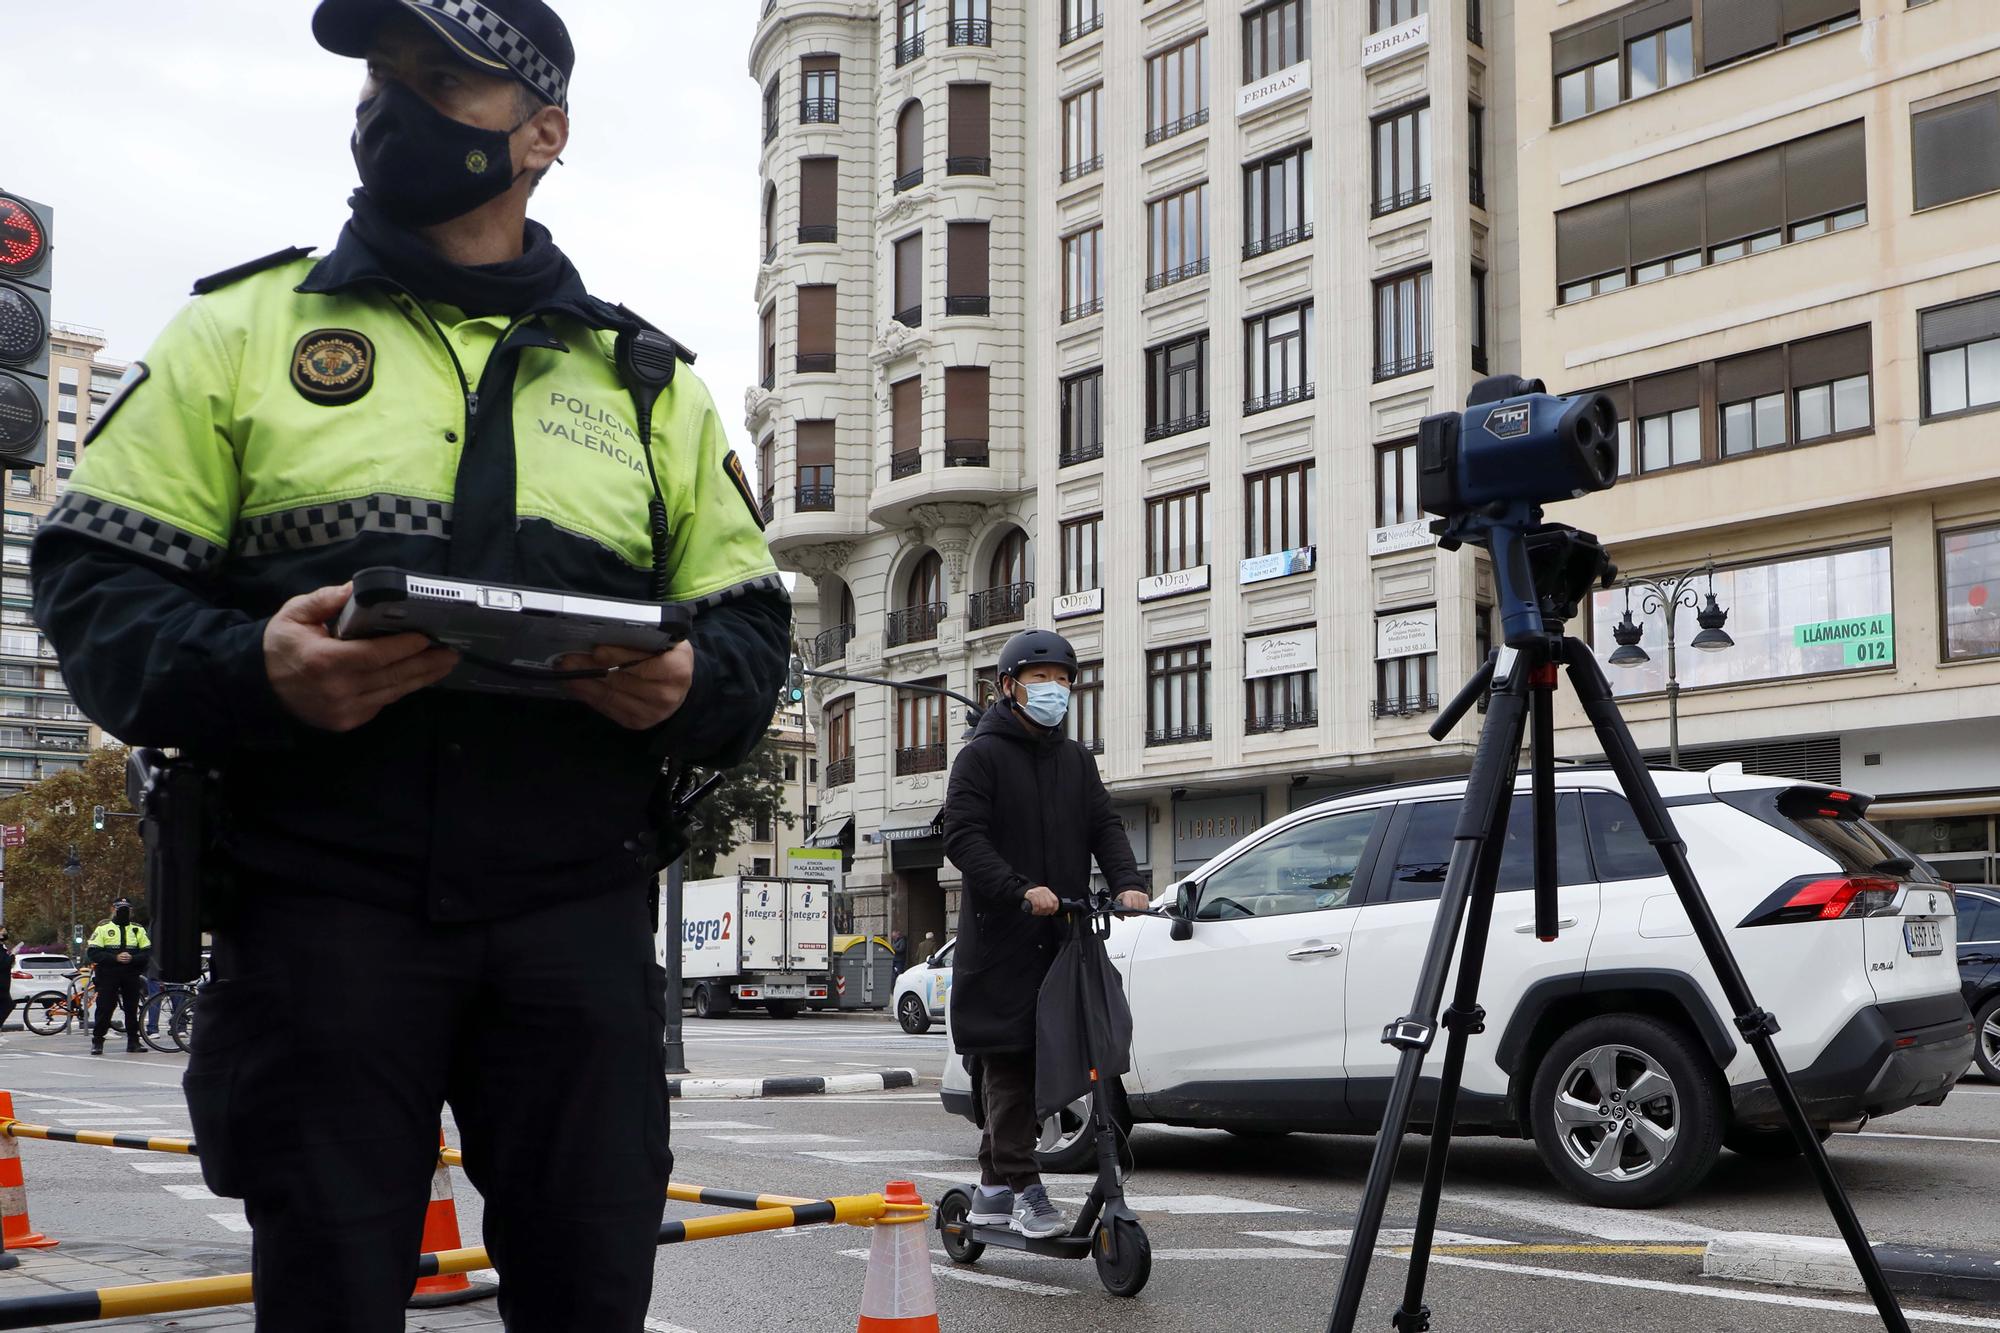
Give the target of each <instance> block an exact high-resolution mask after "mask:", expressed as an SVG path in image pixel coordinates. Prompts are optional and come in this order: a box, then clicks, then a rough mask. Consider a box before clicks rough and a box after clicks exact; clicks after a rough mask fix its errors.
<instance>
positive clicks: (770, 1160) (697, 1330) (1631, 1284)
mask: <svg viewBox="0 0 2000 1333" xmlns="http://www.w3.org/2000/svg"><path fill="white" fill-rule="evenodd" d="M687 1040H688V1055H689V1063H690V1065H692V1066H693V1072H694V1073H695V1074H697V1075H714V1076H722V1075H730V1074H743V1073H767V1074H769V1073H839V1072H856V1071H858V1070H860V1069H870V1068H884V1067H896V1066H907V1067H914V1068H916V1069H918V1070H919V1071H920V1073H922V1074H923V1075H925V1076H926V1078H927V1080H928V1081H927V1084H926V1086H923V1087H920V1088H919V1089H917V1090H914V1091H905V1092H891V1093H882V1094H863V1095H852V1096H835V1097H805V1098H796V1099H775V1100H765V1101H685V1102H677V1103H676V1104H675V1107H674V1142H675V1150H676V1154H677V1157H678V1166H677V1168H676V1171H675V1176H676V1178H677V1179H680V1180H683V1181H689V1182H693V1183H697V1184H707V1185H721V1186H728V1187H733V1188H748V1189H759V1190H764V1191H768V1192H775V1193H785V1194H802V1195H813V1196H816V1197H823V1196H826V1195H829V1194H843V1193H863V1192H867V1191H871V1190H875V1189H879V1188H880V1187H881V1186H882V1184H883V1182H885V1181H887V1180H890V1179H902V1178H906V1179H913V1180H915V1181H916V1182H917V1183H918V1184H919V1186H920V1187H921V1188H922V1189H923V1190H924V1192H925V1194H926V1196H927V1197H930V1198H935V1197H936V1196H937V1194H938V1193H939V1192H941V1191H942V1190H943V1189H944V1188H945V1187H946V1186H947V1185H948V1184H949V1183H951V1182H952V1181H955V1180H969V1179H971V1178H972V1172H973V1170H975V1169H976V1168H974V1167H973V1165H972V1162H971V1158H972V1154H973V1150H974V1148H975V1146H976V1140H975V1137H974V1133H973V1131H972V1129H971V1127H970V1126H968V1125H966V1124H965V1123H964V1122H962V1121H959V1120H957V1119H955V1118H953V1117H951V1116H949V1115H947V1114H946V1113H945V1112H943V1111H942V1110H941V1109H940V1107H939V1106H938V1104H937V1100H936V1091H935V1081H934V1080H935V1075H936V1072H937V1070H938V1068H939V1066H940V1064H941V1062H942V1059H943V1055H944V1049H943V1042H942V1037H941V1035H937V1034H933V1035H930V1036H925V1037H910V1036H906V1035H904V1034H902V1033H901V1032H899V1031H897V1030H895V1028H894V1027H893V1026H892V1025H890V1024H888V1023H886V1022H884V1021H878V1020H874V1019H857V1018H855V1017H852V1016H841V1017H833V1016H806V1017H802V1018H800V1019H797V1020H794V1021H791V1022H778V1021H775V1020H769V1019H765V1018H763V1017H761V1016H754V1015H744V1016H737V1017H732V1018H729V1019H725V1020H719V1021H713V1022H707V1023H701V1022H695V1021H693V1020H690V1021H689V1023H688V1028H687ZM86 1050H87V1047H86V1045H85V1043H84V1042H83V1041H82V1040H81V1039H80V1038H77V1037H76V1036H74V1034H72V1035H71V1036H69V1037H65V1038H36V1037H31V1036H25V1035H21V1034H9V1035H8V1036H7V1037H6V1038H5V1040H4V1043H0V1087H7V1088H10V1089H12V1090H13V1091H14V1093H15V1096H16V1104H17V1114H18V1115H20V1116H21V1117H22V1118H23V1119H30V1120H34V1119H47V1120H53V1121H56V1122H58V1123H61V1124H64V1125H67V1126H69V1127H72V1128H115V1129H124V1130H130V1131H134V1132H144V1133H153V1134H177V1133H184V1132H186V1130H187V1119H186V1111H185V1108H184V1107H183V1106H182V1104H181V1102H180V1098H179V1092H178V1081H177V1080H178V1077H179V1073H180V1070H181V1068H182V1067H183V1066H184V1064H185V1061H184V1059H182V1058H180V1057H169V1056H161V1055H155V1054H147V1055H144V1056H131V1057H128V1056H124V1055H111V1056H106V1057H104V1058H102V1059H92V1058H91V1057H90V1056H89V1055H88V1054H86ZM1831 1147H1832V1153H1833V1157H1834V1161H1835V1164H1836V1166H1837V1168H1838V1169H1839V1170H1840V1172H1841V1174H1842V1176H1843V1178H1844V1179H1845V1180H1846V1181H1847V1182H1848V1185H1849V1187H1850V1189H1851V1190H1852V1192H1853V1194H1854V1197H1855V1199H1856V1202H1857V1204H1858V1206H1859V1207H1860V1209H1861V1213H1862V1216H1863V1219H1864V1221H1865V1222H1866V1224H1867V1225H1868V1227H1869V1229H1870V1231H1871V1234H1872V1235H1873V1237H1874V1238H1875V1239H1877V1240H1879V1241H1894V1242H1903V1243H1927V1242H1928V1243H1941V1244H1950V1245H1956V1246H1960V1247H1967V1246H1971V1247H1983V1248H1988V1249H1994V1250H2000V1212H1997V1211H1996V1209H1995V1207H1994V1200H1996V1199H2000V1087H1992V1086H1988V1085H1985V1084H1982V1083H1980V1082H1978V1081H1976V1080H1974V1081H1970V1082H1967V1083H1966V1084H1963V1085H1961V1087H1960V1089H1959V1090H1958V1091H1957V1092H1956V1093H1954V1095H1953V1097H1952V1098H1951V1100H1950V1101H1949V1102H1948V1103H1947V1104H1946V1105H1945V1106H1943V1107H1939V1108H1936V1109H1930V1110H1917V1111H1909V1112H1904V1113H1902V1114H1900V1115H1897V1116H1893V1117H1890V1118H1888V1119H1886V1120H1883V1121H1879V1122H1877V1123H1876V1124H1875V1125H1873V1126H1871V1127H1870V1129H1869V1131H1868V1133H1867V1134H1865V1135H1860V1136H1851V1135H1843V1136H1840V1137H1838V1138H1836V1139H1835V1140H1833V1143H1832V1145H1831ZM1134 1148H1135V1151H1136V1153H1137V1157H1138V1170H1137V1172H1136V1173H1135V1175H1134V1177H1133V1178H1132V1180H1131V1181H1130V1182H1129V1185H1128V1189H1129V1191H1130V1193H1131V1194H1132V1196H1133V1197H1134V1201H1135V1204H1136V1206H1137V1207H1138V1208H1139V1209H1140V1211H1141V1212H1142V1214H1144V1216H1145V1218H1146V1225H1147V1230H1148V1233H1149V1236H1150V1238H1151V1241H1152V1245H1153V1249H1154V1270H1153V1278H1152V1282H1151V1284H1150V1285H1149V1286H1148V1287H1147V1288H1146V1290H1145V1291H1144V1293H1142V1294H1141V1295H1140V1296H1139V1297H1138V1298H1137V1299H1136V1300H1131V1301H1121V1300H1117V1299H1115V1298H1113V1297H1110V1296H1108V1295H1106V1294H1105V1293H1104V1292H1103V1290H1102V1289H1101V1288H1100V1286H1099V1285H1098V1282H1097V1279H1096V1274H1095V1272H1094V1270H1093V1268H1092V1267H1091V1265H1090V1264H1088V1263H1087V1262H1062V1261H1055V1260H1045V1259H1035V1258H1030V1257H1026V1256H1021V1255H1015V1254H1008V1253H1002V1252H998V1251H988V1252H987V1255H986V1257H985V1258H984V1259H983V1260H982V1261H981V1262H980V1263H979V1264H978V1265H977V1266H976V1267H974V1268H969V1269H960V1268H955V1267H953V1266H951V1265H949V1264H948V1263H946V1262H945V1261H944V1260H943V1257H942V1255H941V1253H940V1255H939V1256H938V1262H939V1269H938V1272H939V1278H938V1281H937V1283H936V1285H937V1294H938V1300H939V1306H940V1310H941V1313H942V1315H943V1326H944V1327H945V1328H946V1329H947V1330H971V1329H979V1330H982V1333H1014V1331H1015V1330H1019V1331H1020V1333H1028V1331H1029V1330H1037V1331H1039V1330H1042V1329H1045V1328H1047V1327H1049V1326H1050V1325H1051V1324H1055V1325H1058V1326H1060V1327H1062V1328H1063V1329H1065V1330H1077V1331H1081V1330H1107V1331H1109V1330H1117V1331H1118V1333H1125V1331H1127V1330H1130V1331H1131V1333H1140V1331H1141V1330H1143V1331H1144V1333H1195V1331H1196V1330H1200V1331H1201V1333H1209V1331H1210V1330H1216V1329H1232V1330H1233V1329H1256V1330H1269V1331H1271V1333H1279V1331H1281V1330H1300V1331H1301V1333H1303V1331H1305V1330H1318V1329H1321V1328H1324V1326H1325V1324H1326V1319H1327V1311H1328V1309H1329V1307H1330V1305H1331V1301H1332V1294H1333V1289H1334V1284H1335V1282H1336V1280H1337V1277H1338V1273H1339V1264H1340V1257H1339V1256H1340V1254H1341V1249H1340V1248H1339V1247H1340V1245H1341V1243H1342V1241H1343V1240H1344V1237H1342V1236H1341V1235H1340V1231H1341V1229H1342V1228H1344V1227H1346V1226H1348V1225H1349V1224H1350V1223H1351V1220H1352V1216H1353V1210H1354V1208H1355V1206H1356V1204H1357V1202H1358V1198H1359V1182H1360V1180H1361V1177H1362V1174H1363V1172H1364V1170H1365V1168H1366V1164H1367V1160H1368V1154H1369V1151H1370V1143H1369V1141H1368V1140H1365V1139H1360V1138H1335V1137H1323V1136H1293V1137H1290V1138H1286V1139H1280V1140H1264V1141H1247V1140H1239V1139H1236V1138H1233V1137H1231V1136H1230V1135H1227V1134H1222V1133H1211V1132H1200V1131H1179V1130H1164V1129H1158V1128H1141V1129H1140V1130H1138V1131H1137V1132H1136V1133H1135V1135H1134ZM22 1154H23V1158H24V1162H25V1166H26V1171H27V1178H28V1195H29V1202H30V1209H31V1213H32V1216H33V1219H34V1223H35V1225H36V1226H37V1227H38V1228H39V1229H41V1230H43V1231H46V1232H48V1233H49V1234H51V1235H53V1236H56V1237H58V1238H62V1239H77V1240H116V1241H123V1242H137V1243H145V1242H146V1241H148V1240H156V1241H164V1242H172V1243H174V1244H177V1245H179V1246H181V1247H183V1248H184V1247H186V1246H187V1245H188V1244H189V1243H190V1242H192V1243H197V1244H200V1245H202V1246H204V1247H212V1248H213V1249H214V1250H216V1251H221V1252H227V1251H231V1250H234V1249H240V1250H242V1252H243V1258H244V1259H245V1260H246V1261H247V1257H248V1255H247V1242H248V1239H249V1238H248V1236H247V1234H245V1233H244V1231H243V1222H242V1218H241V1209H240V1206H239V1205H237V1204H236V1203H234V1202H233V1201H231V1200H226V1199H216V1198H212V1197H209V1196H208V1195H207V1193H206V1191H205V1190H203V1189H202V1188H201V1183H200V1177H199V1175H198V1174H195V1173H193V1172H191V1171H188V1170H187V1169H186V1168H188V1167H190V1166H192V1165H193V1163H191V1162H189V1161H187V1160H186V1159H180V1158H173V1157H166V1156H154V1155H148V1154H137V1153H125V1152H117V1151H113V1150H107V1149H94V1148H83V1147H75V1146H70V1145H57V1144H42V1143H35V1142H27V1143H24V1144H23V1145H22ZM1452 1161H1453V1182H1452V1187H1451V1189H1450V1191H1449V1193H1448V1199H1447V1206H1446V1210H1445V1214H1444V1220H1443V1225H1444V1226H1445V1227H1446V1228H1448V1229H1449V1230H1450V1231H1452V1232H1454V1233H1458V1235H1457V1237H1456V1241H1457V1246H1458V1248H1455V1249H1452V1250H1450V1251H1448V1252H1446V1253H1443V1254H1441V1255H1440V1256H1439V1258H1438V1260H1437V1264H1438V1266H1437V1267H1436V1268H1435V1269H1434V1270H1433V1275H1432V1282H1431V1289H1430V1303H1431V1305H1432V1306H1433V1308H1434V1309H1435V1310H1436V1312H1437V1321H1436V1324H1435V1327H1437V1328H1438V1329H1440V1330H1444V1329H1462V1330H1480V1331H1481V1333H1487V1331H1490V1333H1553V1331H1555V1330H1577V1329H1593V1330H1594V1329H1599V1328H1606V1327H1610V1328H1618V1329H1623V1330H1631V1331H1633V1333H1651V1331H1653V1330H1683V1329H1702V1330H1744V1331H1745V1333H1748V1331H1749V1330H1757V1331H1758V1333H1792V1331H1794V1330H1795V1331H1796V1333H1838V1330H1841V1329H1847V1328H1852V1329H1855V1330H1866V1329H1868V1328H1869V1327H1871V1326H1875V1325H1874V1322H1873V1314H1872V1311H1871V1310H1870V1309H1869V1308H1868V1307H1867V1306H1866V1304H1865V1303H1864V1302H1863V1301H1862V1300H1860V1299H1859V1298H1855V1297H1845V1296H1840V1295H1834V1294H1828V1293H1821V1292H1804V1291H1796V1290H1784V1289H1773V1288H1763V1287H1756V1286H1749V1285H1744V1284H1740V1283H1725V1282H1718V1281H1711V1280H1707V1279H1704V1278H1702V1277H1701V1276H1700V1266H1701V1260H1700V1255H1699V1252H1698V1251H1699V1247H1700V1244H1701V1242H1702V1241H1703V1240H1704V1239H1705V1238H1706V1237H1707V1236H1708V1235H1710V1234H1712V1233H1714V1232H1720V1231H1762V1232H1779V1233H1790V1234H1798V1235H1813V1236H1831V1235H1833V1234H1834V1228H1833V1226H1832V1224H1831V1222H1830V1220H1829V1219H1828V1218H1827V1216H1826V1213H1825V1211H1824V1208H1823V1207H1822V1206H1821V1203H1820V1201H1819V1197H1818V1195H1817V1193H1816V1192H1815V1191H1814V1190H1813V1189H1812V1187H1811V1185H1810V1184H1809V1182H1807V1181H1806V1180H1805V1179H1804V1177H1803V1174H1802V1172H1801V1171H1800V1170H1799V1169H1798V1168H1797V1167H1796V1165H1793V1166H1787V1165H1785V1164H1770V1163H1760V1162H1752V1161H1748V1160H1746V1159H1742V1158H1737V1157H1734V1156H1733V1155H1729V1154H1725V1155H1724V1157H1723V1159H1722V1163H1721V1166H1720V1168H1719V1169H1718V1170H1717V1171H1716V1172H1715V1173H1714V1174H1713V1175H1712V1176H1711V1178H1710V1180H1709V1181H1708V1183H1707V1184H1706V1185H1705V1186H1703V1187H1702V1188H1701V1189H1700V1190H1698V1191H1697V1192H1696V1193H1694V1194H1693V1195H1691V1196H1690V1197H1688V1198H1687V1199H1684V1200H1683V1201H1681V1202H1680V1203H1678V1204H1676V1205H1674V1206H1672V1207H1670V1208H1666V1209H1660V1210H1657V1211H1652V1212H1646V1213H1631V1212H1606V1211H1601V1210H1594V1209H1589V1208H1585V1207H1582V1206H1580V1205H1578V1204H1575V1203H1574V1202H1573V1201H1571V1200H1570V1199H1569V1198H1568V1196H1566V1195H1563V1194H1561V1193H1560V1192H1558V1191H1556V1190H1555V1189H1554V1188H1553V1187H1552V1186H1551V1185H1550V1184H1549V1182H1548V1180H1547V1178H1546V1177H1545V1176H1544V1175H1543V1173H1542V1170H1541V1167H1540V1164H1539V1161H1538V1159H1537V1158H1536V1156H1535V1153H1534V1149H1533V1148H1532V1147H1531V1146H1530V1145H1527V1144H1524V1143H1515V1142H1503V1141H1493V1140H1487V1141H1480V1140H1471V1141H1466V1142H1464V1143H1462V1144H1460V1145H1458V1146H1457V1147H1456V1148H1455V1149H1454V1153H1453V1159H1452ZM1420 1166H1421V1144H1420V1143H1419V1142H1413V1143H1412V1146H1411V1148H1410V1150H1409V1151H1408V1152H1407V1153H1406V1155H1405V1161H1404V1167H1405V1170H1404V1178H1403V1180H1402V1182H1401V1184H1400V1186H1399V1189H1398V1191H1397V1194H1396V1196H1395V1198H1394V1200H1393V1201H1392V1203H1391V1205H1390V1217H1389V1223H1390V1225H1392V1226H1393V1225H1396V1224H1398V1223H1401V1224H1403V1225H1408V1223H1409V1221H1410V1214H1411V1212H1412V1211H1413V1210H1414V1207H1415V1197H1416V1191H1415V1181H1416V1176H1417V1172H1418V1171H1419V1169H1420ZM1087 1187H1088V1186H1087V1182H1085V1181H1082V1180H1079V1179H1074V1178H1062V1179H1058V1180H1056V1181H1054V1182H1052V1193H1054V1194H1055V1195H1056V1196H1057V1197H1058V1198H1059V1199H1078V1198H1081V1196H1082V1195H1083V1193H1084V1191H1085V1189H1087ZM457 1192H458V1204H459V1211H460V1220H461V1225H462V1227H463V1229H464V1231H465V1234H466V1238H467V1242H468V1243H472V1242H474V1241H475V1240H476V1238H477V1236H478V1218H479V1211H480V1210H479V1201H478V1198H477V1196H476V1195H474V1194H473V1193H472V1191H471V1189H470V1187H469V1185H467V1184H466V1182H465V1180H464V1178H463V1176H459V1177H458V1179H457ZM704 1211H706V1210H702V1209H696V1208H682V1207H680V1206H678V1205H669V1206H668V1215H670V1216H692V1215H699V1214H700V1213H702V1212H704ZM1394 1239H1395V1237H1393V1236H1391V1237H1390V1240H1391V1241H1393V1240H1394ZM868 1241H869V1236H868V1233H866V1232H863V1231H856V1230H848V1229H829V1228H813V1229H804V1230H800V1231H797V1232H793V1233H782V1234H774V1235H765V1236H754V1237H744V1238H738V1239H732V1240H722V1241H712V1242H704V1243H701V1244H699V1245H696V1246H693V1247H674V1248H669V1249H665V1250H662V1251H661V1253H660V1260H659V1265H658V1269H657V1279H656V1297H655V1302H654V1307H653V1314H654V1318H653V1320H652V1321H651V1324H650V1327H651V1328H653V1329H654V1330H655V1333H676V1331H677V1330H678V1331H681V1333H770V1331H772V1330H844V1329H848V1328H852V1327H853V1325H854V1320H855V1312H856V1310H857V1309H858V1302H859V1295H860V1289H861V1280H862V1275H863V1272H864V1268H865V1261H864V1257H863V1256H864V1255H865V1252H866V1249H867V1246H868ZM1607 1248H1613V1249H1618V1250H1632V1251H1636V1252H1631V1253H1623V1252H1621V1253H1607V1252H1605V1251H1606V1250H1607ZM552 1261H554V1262H560V1256H552ZM1407 1271H1408V1270H1407V1264H1406V1263H1405V1262H1404V1261H1403V1260H1402V1259H1401V1258H1399V1257H1396V1256H1394V1255H1393V1254H1385V1255H1384V1256H1383V1257H1381V1258H1378V1259H1377V1260H1376V1262H1375V1265H1374V1268H1373V1276H1372V1279H1371V1284H1370V1293H1369V1302H1368V1305H1367V1306H1366V1308H1365V1310H1364V1313H1363V1316H1362V1319H1361V1321H1360V1324H1359V1327H1361V1328H1364V1329H1386V1328H1387V1327H1388V1316H1389V1314H1390V1312H1391V1311H1392V1310H1393V1309H1394V1307H1395V1305H1396V1303H1397V1300H1398V1298H1399V1297H1400V1294H1401V1287H1402V1282H1403V1278H1404V1275H1405V1274H1406V1272H1407ZM4 1294H5V1276H4V1275H0V1295H4ZM1909 1308H1910V1310H1911V1313H1912V1315H1913V1318H1914V1322H1915V1326H1916V1327H1918V1328H1920V1329H1923V1328H1954V1327H1955V1328H1988V1329H2000V1308H1995V1307H1978V1308H1975V1307H1971V1306H1963V1305H1961V1306H1948V1305H1939V1304H1926V1303H1918V1302H1912V1303H1910V1306H1909Z"/></svg>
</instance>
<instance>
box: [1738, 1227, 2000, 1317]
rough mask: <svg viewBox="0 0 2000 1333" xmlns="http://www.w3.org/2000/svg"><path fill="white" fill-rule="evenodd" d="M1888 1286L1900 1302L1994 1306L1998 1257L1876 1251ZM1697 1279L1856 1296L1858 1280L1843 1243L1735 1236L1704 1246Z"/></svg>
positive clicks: (1906, 1248)
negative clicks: (1906, 1298)
mask: <svg viewBox="0 0 2000 1333" xmlns="http://www.w3.org/2000/svg"><path fill="white" fill-rule="evenodd" d="M1874 1250H1875V1256H1876V1258H1878V1259H1880V1260H1881V1261H1882V1270H1883V1272H1884V1273H1885V1274H1886V1275H1887V1276H1888V1278H1889V1285H1890V1287H1892V1288H1893V1289H1895V1290H1896V1291H1897V1292H1899V1293H1901V1294H1903V1295H1906V1296H1923V1297H1927V1298H1930V1299H1933V1300H1948V1301H1972V1302H1977V1303H1979V1304H1983V1305H2000V1254H1992V1253H1986V1252H1981V1251H1978V1250H1948V1249H1938V1248H1933V1247H1927V1246H1920V1245H1877V1246H1875V1247H1874ZM1701 1271H1702V1276H1704V1277H1720V1278H1733V1279H1736V1280H1738V1281H1743V1282H1763V1283H1767V1284H1770V1285H1773V1286H1780V1287H1812V1288H1816V1289H1818V1290H1821V1291H1845V1292H1859V1291H1862V1290H1864V1288H1863V1287H1862V1285H1861V1274H1860V1272H1859V1271H1858V1270H1857V1269H1856V1268H1855V1267H1854V1260H1853V1259H1852V1258H1851V1257H1850V1256H1849V1255H1848V1253H1847V1246H1846V1244H1845V1243H1844V1242H1842V1241H1839V1240H1834V1239H1830V1238H1825V1237H1819V1236H1772V1235H1764V1234H1762V1233H1759V1232H1737V1233H1733V1234H1730V1235H1726V1236H1718V1237H1716V1238H1715V1239H1714V1240H1711V1241H1710V1242H1709V1243H1708V1250H1707V1252H1706V1253H1705V1254H1704V1255H1703V1257H1702V1264H1701Z"/></svg>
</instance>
